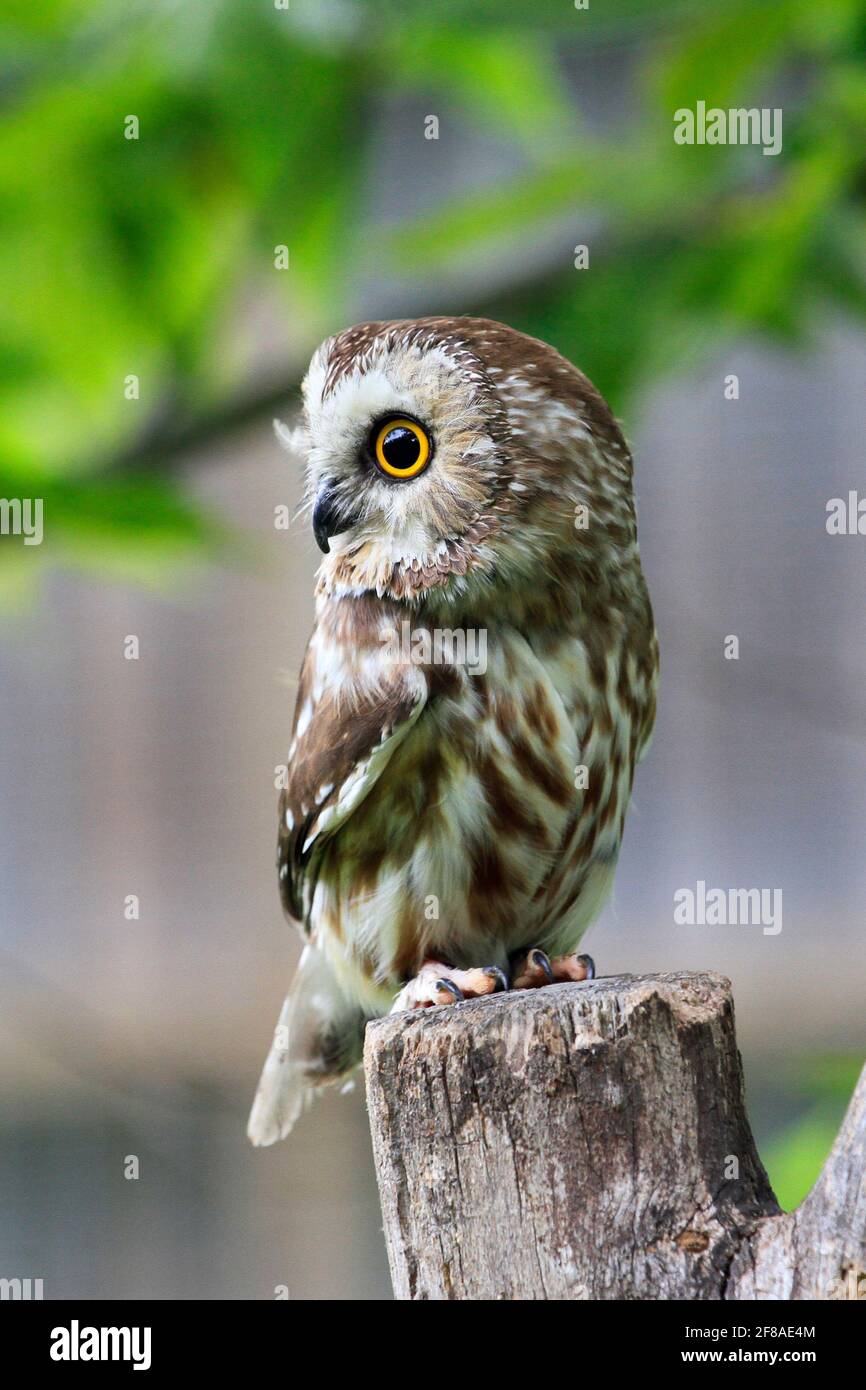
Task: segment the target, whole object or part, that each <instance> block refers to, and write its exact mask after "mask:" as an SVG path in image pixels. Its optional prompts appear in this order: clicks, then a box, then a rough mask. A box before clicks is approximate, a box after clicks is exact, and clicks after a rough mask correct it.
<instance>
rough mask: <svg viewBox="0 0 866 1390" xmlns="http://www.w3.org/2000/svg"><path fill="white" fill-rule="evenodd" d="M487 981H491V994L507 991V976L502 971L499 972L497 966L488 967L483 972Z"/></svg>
mask: <svg viewBox="0 0 866 1390" xmlns="http://www.w3.org/2000/svg"><path fill="white" fill-rule="evenodd" d="M483 973H484V974H485V975H486V976H487V978H488V979H489V980H492V981H493V993H494V994H498V993H499V991H500V990H503V989H506V990H507V989H508V976H507V975H506V973H505V971H504V970H500V969H499V966H498V965H488V966H486V967H485V969H484V972H483Z"/></svg>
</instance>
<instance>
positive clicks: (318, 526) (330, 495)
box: [313, 483, 357, 555]
mask: <svg viewBox="0 0 866 1390" xmlns="http://www.w3.org/2000/svg"><path fill="white" fill-rule="evenodd" d="M356 521H357V517H354V516H350V517H347V516H346V515H345V513H344V512H343V510H342V508H341V507H340V504H339V501H338V499H337V495H336V493H335V492H332V491H331V489H330V488H329V487H328V485H327V483H326V484H325V486H324V487H323V488H322V490H321V492H320V493H319V495H318V497H317V498H316V504H315V506H314V507H313V535H314V536H315V537H316V545H317V546H318V547H319V549H320V550H321V551H323V552H324V554H325V555H327V554H328V551H329V550H330V549H331V547H330V545H329V544H328V542H329V541H330V539H331V537H332V536H339V535H340V533H341V532H342V531H348V530H349V528H350V527H351V526H354V524H355V522H356Z"/></svg>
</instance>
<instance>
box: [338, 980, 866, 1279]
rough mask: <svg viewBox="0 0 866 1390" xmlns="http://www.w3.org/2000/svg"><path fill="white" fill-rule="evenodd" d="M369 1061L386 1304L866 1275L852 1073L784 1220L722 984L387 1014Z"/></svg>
mask: <svg viewBox="0 0 866 1390" xmlns="http://www.w3.org/2000/svg"><path fill="white" fill-rule="evenodd" d="M365 1067H366V1075H367V1094H368V1104H369V1110H370V1123H371V1128H372V1135H373V1151H374V1155H375V1160H376V1171H377V1175H378V1181H379V1192H380V1196H381V1201H382V1211H383V1215H384V1226H385V1238H386V1241H387V1245H388V1256H389V1260H390V1264H391V1275H392V1278H393V1282H394V1290H395V1293H396V1295H397V1297H398V1298H409V1299H575V1298H592V1299H594V1298H640V1299H720V1298H728V1299H755V1298H815V1297H820V1298H827V1297H834V1296H836V1297H843V1296H845V1294H844V1293H842V1292H839V1291H840V1290H843V1289H846V1288H847V1289H849V1290H850V1287H851V1274H852V1271H853V1274H854V1277H855V1280H856V1278H857V1276H858V1275H859V1274H860V1273H861V1272H862V1271H863V1270H864V1269H866V1183H864V1173H866V1073H864V1077H861V1080H860V1084H859V1086H858V1088H857V1092H856V1094H855V1097H854V1099H853V1100H852V1102H851V1106H850V1108H849V1111H848V1115H847V1117H846V1119H845V1123H844V1125H843V1128H842V1131H841V1133H840V1135H839V1138H838V1140H837V1142H836V1145H835V1148H834V1150H833V1153H832V1154H831V1156H830V1158H829V1159H828V1161H827V1164H826V1166H825V1168H824V1172H823V1174H822V1176H821V1178H820V1180H819V1182H818V1183H817V1185H816V1187H815V1188H814V1189H813V1191H812V1193H811V1194H810V1195H809V1197H808V1198H807V1199H806V1201H805V1202H804V1203H803V1204H802V1206H801V1207H800V1208H798V1210H797V1211H796V1212H793V1213H791V1214H789V1215H784V1214H782V1213H780V1211H779V1207H778V1204H777V1202H776V1199H775V1197H774V1195H773V1192H772V1189H771V1188H770V1184H769V1181H768V1179H767V1175H766V1173H765V1171H764V1168H763V1166H762V1164H761V1161H760V1159H759V1157H758V1154H757V1152H756V1149H755V1144H754V1140H753V1138H752V1133H751V1130H750V1128H749V1123H748V1120H747V1118H746V1113H745V1108H744V1104H743V1078H742V1069H741V1065H740V1058H739V1054H738V1052H737V1045H736V1036H735V1031H734V1012H733V1002H732V999H731V990H730V984H729V982H728V981H727V980H725V979H724V978H723V977H722V976H720V975H714V974H673V975H653V976H640V977H635V976H630V975H625V976H620V977H618V978H615V979H601V980H595V981H592V982H587V983H584V984H564V985H552V986H550V987H548V988H546V989H542V990H531V991H527V992H523V993H518V994H514V993H513V994H501V995H495V996H492V997H489V998H487V999H480V1000H475V1001H471V1002H467V1003H463V1004H457V1005H453V1006H450V1007H447V1008H439V1009H428V1010H421V1011H418V1012H416V1013H404V1014H397V1015H392V1016H390V1017H388V1018H384V1019H380V1020H378V1021H376V1022H375V1023H372V1024H370V1025H369V1027H368V1029H367V1041H366V1049H365ZM864 1292H866V1289H864Z"/></svg>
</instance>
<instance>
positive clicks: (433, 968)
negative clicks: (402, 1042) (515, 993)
mask: <svg viewBox="0 0 866 1390" xmlns="http://www.w3.org/2000/svg"><path fill="white" fill-rule="evenodd" d="M507 988H508V981H507V979H506V978H505V975H504V973H503V972H502V971H501V970H500V969H499V967H498V966H496V965H486V966H482V967H479V968H477V969H475V970H455V969H454V968H453V966H450V965H442V964H441V962H440V961H438V960H425V962H424V964H423V965H422V966H421V969H420V970H419V971H418V974H417V975H416V976H415V978H414V980H410V981H409V983H408V984H407V985H404V986H403V988H402V989H401V990H400V993H399V994H398V995H397V998H396V999H395V1000H394V1003H393V1005H392V1007H391V1013H392V1014H399V1013H402V1012H403V1010H404V1009H429V1008H431V1007H432V1005H434V1004H459V1003H460V1001H461V999H477V998H479V997H480V996H481V995H482V994H495V993H496V992H497V991H498V990H501V989H507Z"/></svg>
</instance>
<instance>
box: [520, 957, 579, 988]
mask: <svg viewBox="0 0 866 1390" xmlns="http://www.w3.org/2000/svg"><path fill="white" fill-rule="evenodd" d="M594 979H595V961H594V960H593V958H592V956H583V955H580V956H579V955H578V954H577V952H574V953H573V954H572V955H570V956H554V957H553V959H552V960H551V958H550V957H549V956H546V955H545V954H544V952H543V951H540V950H539V949H538V947H536V948H535V950H533V951H527V953H526V955H525V956H518V957H517V959H516V961H515V963H514V968H513V970H512V984H511V988H512V989H540V988H541V986H542V985H553V984H559V983H560V982H561V981H563V980H578V981H579V980H594Z"/></svg>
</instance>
